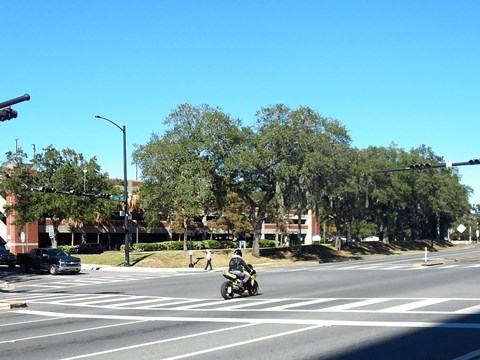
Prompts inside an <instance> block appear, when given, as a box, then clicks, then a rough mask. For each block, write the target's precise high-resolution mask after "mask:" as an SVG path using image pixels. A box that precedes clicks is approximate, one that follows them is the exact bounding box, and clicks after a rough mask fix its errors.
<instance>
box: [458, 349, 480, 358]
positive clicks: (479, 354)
mask: <svg viewBox="0 0 480 360" xmlns="http://www.w3.org/2000/svg"><path fill="white" fill-rule="evenodd" d="M479 357H480V349H479V350H475V351H472V352H471V353H468V354H465V355H462V356H459V357H457V358H455V359H453V360H476V359H478V358H479Z"/></svg>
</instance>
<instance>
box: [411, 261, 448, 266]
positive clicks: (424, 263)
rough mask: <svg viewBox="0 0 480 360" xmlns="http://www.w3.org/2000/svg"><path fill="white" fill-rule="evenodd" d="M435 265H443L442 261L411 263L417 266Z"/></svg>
mask: <svg viewBox="0 0 480 360" xmlns="http://www.w3.org/2000/svg"><path fill="white" fill-rule="evenodd" d="M435 265H443V261H435V262H423V263H416V264H413V267H419V266H435Z"/></svg>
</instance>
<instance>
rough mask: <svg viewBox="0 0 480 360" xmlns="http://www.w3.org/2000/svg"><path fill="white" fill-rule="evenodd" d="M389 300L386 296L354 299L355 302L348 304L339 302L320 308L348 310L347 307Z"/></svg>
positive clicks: (324, 309)
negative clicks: (338, 303) (339, 303)
mask: <svg viewBox="0 0 480 360" xmlns="http://www.w3.org/2000/svg"><path fill="white" fill-rule="evenodd" d="M391 300H392V299H387V298H373V299H365V300H360V301H355V302H352V303H348V304H341V305H335V306H330V307H327V308H322V309H321V310H322V311H325V312H329V311H333V312H335V311H344V310H349V309H352V308H357V307H362V306H367V305H373V304H378V303H382V302H385V301H391Z"/></svg>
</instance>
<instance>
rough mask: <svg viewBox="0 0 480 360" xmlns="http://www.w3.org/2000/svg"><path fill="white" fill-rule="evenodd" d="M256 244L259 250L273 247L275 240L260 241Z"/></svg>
mask: <svg viewBox="0 0 480 360" xmlns="http://www.w3.org/2000/svg"><path fill="white" fill-rule="evenodd" d="M258 244H259V245H260V247H261V248H267V247H275V246H276V245H277V244H276V243H275V240H260V241H259V242H258Z"/></svg>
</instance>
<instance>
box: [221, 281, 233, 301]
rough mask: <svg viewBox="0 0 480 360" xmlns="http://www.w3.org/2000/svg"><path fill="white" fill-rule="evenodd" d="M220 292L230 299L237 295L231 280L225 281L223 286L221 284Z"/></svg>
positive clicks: (226, 298)
mask: <svg viewBox="0 0 480 360" xmlns="http://www.w3.org/2000/svg"><path fill="white" fill-rule="evenodd" d="M220 294H222V297H223V298H224V299H225V300H230V299H231V298H233V296H234V295H235V294H234V292H233V283H232V282H231V281H225V282H224V283H223V284H222V286H220Z"/></svg>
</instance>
